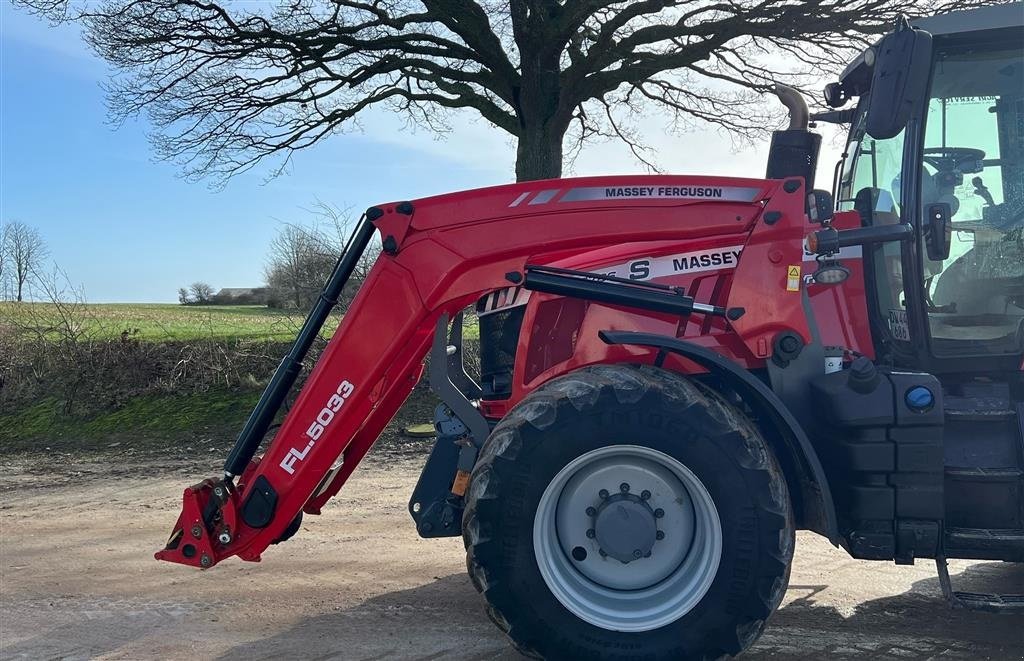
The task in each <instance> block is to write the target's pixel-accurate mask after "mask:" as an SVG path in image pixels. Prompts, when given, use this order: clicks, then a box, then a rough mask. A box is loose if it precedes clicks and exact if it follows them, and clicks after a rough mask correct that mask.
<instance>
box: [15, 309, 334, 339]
mask: <svg viewBox="0 0 1024 661" xmlns="http://www.w3.org/2000/svg"><path fill="white" fill-rule="evenodd" d="M68 309H69V311H70V312H69V318H70V319H71V320H72V322H73V323H74V325H75V326H76V328H78V329H80V330H81V331H82V332H83V333H84V334H85V335H86V336H88V337H90V338H93V339H104V338H117V337H119V336H121V335H122V333H124V332H125V331H127V332H128V334H129V336H130V337H131V338H132V339H136V340H141V341H145V342H161V341H168V340H186V341H187V340H199V339H207V340H241V339H252V340H290V339H292V338H294V337H295V334H296V332H297V331H298V329H299V326H300V325H301V324H302V321H303V319H304V313H299V312H296V311H293V310H292V311H282V310H272V309H270V308H267V307H265V306H259V305H189V306H186V305H173V304H158V303H138V304H136V303H109V304H108V303H100V304H83V305H72V306H71V307H70V308H68ZM338 321H340V317H337V318H336V319H335V320H334V321H333V322H332V321H328V323H327V324H326V325H325V330H326V331H327V332H329V333H330V332H333V331H334V328H336V327H337V324H338ZM60 324H61V316H60V314H59V313H58V310H57V308H56V307H55V306H53V305H52V304H49V303H0V325H9V326H12V327H14V328H15V329H21V330H26V331H42V332H44V333H46V332H50V333H54V334H56V332H57V331H55V330H50V329H54V328H57V327H59V326H60Z"/></svg>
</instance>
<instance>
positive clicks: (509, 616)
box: [463, 365, 795, 660]
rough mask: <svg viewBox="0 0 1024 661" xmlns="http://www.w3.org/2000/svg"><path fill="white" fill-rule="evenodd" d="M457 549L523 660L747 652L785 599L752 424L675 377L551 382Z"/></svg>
mask: <svg viewBox="0 0 1024 661" xmlns="http://www.w3.org/2000/svg"><path fill="white" fill-rule="evenodd" d="M463 539H464V542H465V545H466V554H467V555H466V564H467V568H468V570H469V575H470V579H471V581H472V583H473V585H474V587H476V589H477V590H478V591H479V592H481V593H482V594H483V595H484V597H485V598H486V600H487V613H488V615H489V616H490V618H491V619H492V620H493V621H494V623H495V624H496V625H497V626H498V627H499V628H500V629H501V630H502V631H503V632H504V633H505V634H506V635H507V636H508V637H509V638H510V639H511V641H512V643H513V644H514V645H515V647H516V648H517V649H518V650H519V651H520V652H522V653H523V654H526V655H527V656H532V657H535V658H547V659H602V660H613V659H614V660H626V659H701V660H703V659H717V658H720V657H723V656H725V655H736V654H739V653H741V652H743V651H744V650H746V649H747V648H748V647H750V646H751V645H752V644H753V643H754V641H755V640H757V638H758V636H760V634H761V632H762V631H763V630H764V627H765V622H766V620H767V619H768V617H769V616H770V615H771V614H772V613H773V612H774V611H775V610H776V609H777V608H778V606H779V604H780V602H781V601H782V597H783V595H784V594H785V592H786V587H787V585H788V583H789V570H790V563H791V561H792V557H793V547H794V540H795V538H794V526H793V517H792V512H791V508H790V500H789V493H788V491H787V488H786V481H785V478H784V476H783V474H782V470H781V469H780V467H779V464H778V461H777V460H776V458H775V456H774V455H773V453H772V451H771V449H770V448H769V446H768V445H767V443H766V442H765V441H764V439H763V438H762V437H761V435H760V433H759V432H758V430H757V428H756V427H755V426H754V425H753V424H752V423H751V422H750V420H749V419H747V418H746V416H745V415H744V414H743V413H742V412H741V411H740V410H739V409H737V408H736V407H735V406H733V405H731V404H729V403H728V402H727V401H725V400H724V399H723V398H722V397H721V396H719V395H718V394H717V393H715V392H713V391H711V390H710V389H708V388H706V387H704V386H702V385H700V384H698V383H696V382H694V381H692V380H690V379H688V378H686V377H683V376H680V375H678V374H675V373H673V372H670V371H667V370H664V369H659V368H655V367H646V366H644V367H636V366H626V365H604V366H594V367H588V368H584V369H581V370H578V371H575V372H572V373H570V374H568V375H566V376H563V377H559V378H556V379H553V380H552V381H550V382H549V383H547V384H545V385H543V386H542V387H540V388H538V389H537V390H535V391H534V392H533V393H531V394H530V395H529V396H527V397H526V398H524V399H523V401H522V402H520V403H519V404H518V405H517V406H516V407H515V408H513V409H512V410H511V411H510V412H509V414H508V415H507V416H506V417H505V418H504V419H502V421H501V422H500V423H499V424H498V425H497V427H495V429H494V431H493V433H492V434H491V435H490V436H489V437H488V440H487V442H486V443H485V444H484V446H483V448H482V450H481V453H480V458H479V461H478V462H477V465H476V467H475V468H474V470H473V474H472V479H471V483H470V488H469V492H468V495H467V502H466V509H465V514H464V516H463ZM634 547H635V548H634Z"/></svg>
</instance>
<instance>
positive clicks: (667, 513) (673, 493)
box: [533, 445, 722, 631]
mask: <svg viewBox="0 0 1024 661" xmlns="http://www.w3.org/2000/svg"><path fill="white" fill-rule="evenodd" d="M533 548H534V554H535V556H536V559H537V566H538V568H539V569H540V573H541V576H543V578H544V582H545V583H546V584H547V586H548V588H549V589H550V590H551V593H552V594H554V596H555V598H556V599H558V601H559V602H560V603H561V604H562V605H563V606H565V607H566V608H567V609H568V610H569V611H570V612H572V613H573V614H574V615H576V616H577V617H579V618H580V619H582V620H584V621H586V622H589V623H590V624H593V625H595V626H598V627H601V628H602V629H608V630H611V631H650V630H652V629H657V628H659V627H663V626H665V625H667V624H669V623H671V622H674V621H676V620H678V619H679V618H680V617H682V616H684V615H686V613H688V612H689V611H690V610H691V609H692V608H693V607H694V606H696V605H697V604H698V603H699V602H700V600H701V599H702V598H703V597H704V595H705V594H706V593H707V591H708V588H710V587H711V583H712V581H714V578H715V574H716V573H717V572H718V564H719V561H720V560H721V556H722V526H721V522H720V521H719V518H718V510H717V509H716V508H715V503H714V500H713V499H712V498H711V494H710V493H708V490H707V488H705V486H704V485H703V484H702V483H701V481H700V480H699V479H698V478H697V476H696V475H694V474H693V472H692V471H691V470H690V469H689V468H687V467H686V466H684V465H683V464H682V463H680V462H679V461H677V460H676V459H674V458H672V457H670V456H669V455H667V454H665V453H663V452H658V451H657V450H653V449H651V448H647V447H643V446H639V445H612V446H607V447H603V448H598V449H596V450H592V451H590V452H587V453H586V454H583V455H580V456H579V457H577V458H576V459H574V460H573V461H571V462H569V464H568V465H566V466H565V467H564V468H563V469H562V470H561V471H559V472H558V474H557V475H555V477H554V479H552V480H551V482H550V483H549V484H548V486H547V488H546V489H545V490H544V493H543V495H542V496H541V499H540V503H539V504H538V506H537V512H536V515H535V517H534V523H533Z"/></svg>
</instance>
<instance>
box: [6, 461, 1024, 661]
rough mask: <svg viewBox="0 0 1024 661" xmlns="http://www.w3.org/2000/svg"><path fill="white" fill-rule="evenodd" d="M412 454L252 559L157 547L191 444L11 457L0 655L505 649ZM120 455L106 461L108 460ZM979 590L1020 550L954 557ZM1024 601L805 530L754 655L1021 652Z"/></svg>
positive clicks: (323, 655)
mask: <svg viewBox="0 0 1024 661" xmlns="http://www.w3.org/2000/svg"><path fill="white" fill-rule="evenodd" d="M419 461H420V460H413V459H409V458H401V457H399V458H395V457H390V458H389V459H388V461H384V458H382V457H380V456H377V457H371V458H370V459H369V460H368V461H367V462H366V463H365V464H364V466H363V467H361V468H360V470H359V471H357V473H356V476H355V477H354V478H353V480H352V482H350V484H349V485H348V486H347V487H346V488H345V490H344V491H343V492H342V494H341V497H340V498H338V499H337V500H336V501H335V502H334V503H333V504H332V505H331V506H329V507H328V509H327V510H326V512H325V513H324V515H323V516H321V517H308V518H307V519H306V523H305V524H304V526H303V530H302V531H301V533H300V534H299V535H297V536H296V537H295V538H294V539H293V540H291V541H289V542H288V543H286V544H283V545H281V546H279V547H272V549H271V550H270V551H268V552H267V553H266V554H265V559H264V561H263V562H262V563H259V564H248V563H242V562H238V561H229V562H225V563H224V564H222V565H219V566H218V567H216V568H214V569H213V570H211V571H208V572H198V571H195V570H191V569H186V568H184V567H177V566H172V565H166V564H161V563H158V562H156V561H154V560H153V559H152V554H153V551H154V550H155V549H156V548H157V547H158V546H159V545H160V544H161V543H162V542H163V540H164V538H165V537H166V535H167V533H168V532H169V527H170V525H171V524H172V523H173V520H174V518H175V516H176V515H177V512H178V504H179V500H178V496H179V494H180V493H181V489H182V488H183V487H184V486H185V485H187V484H190V483H192V482H195V481H198V479H199V478H201V477H207V476H209V475H214V474H215V470H214V466H213V464H212V463H211V464H210V465H209V466H208V467H207V466H196V464H195V462H190V463H187V464H186V463H183V462H176V463H175V462H170V463H169V462H168V461H162V462H161V463H160V464H157V463H153V461H152V460H150V461H149V462H144V461H143V462H139V461H134V462H129V463H128V464H127V465H120V464H121V460H98V461H97V460H89V461H84V460H70V461H68V462H65V463H64V464H63V465H61V466H60V467H59V469H57V471H58V472H57V474H56V475H53V474H44V473H43V472H42V470H41V467H40V464H38V463H37V462H32V461H25V460H7V461H5V462H4V465H3V466H2V468H3V471H4V476H5V477H4V481H3V484H2V489H3V493H2V494H0V503H2V504H0V593H2V604H0V657H2V658H3V659H22V658H24V659H44V658H90V657H98V658H105V659H148V658H161V659H163V658H166V659H181V658H219V659H272V658H301V659H317V660H319V661H326V660H328V659H345V660H347V659H353V660H355V659H361V660H369V659H392V658H395V659H421V660H426V659H518V658H520V657H519V656H518V655H516V654H515V653H514V652H512V651H511V650H510V648H509V647H508V646H507V644H506V642H505V640H504V638H503V637H502V636H501V634H500V633H499V632H498V631H497V629H495V628H494V627H493V626H492V625H491V624H490V622H489V621H488V620H487V618H486V616H485V615H484V613H483V608H482V602H481V600H480V599H479V598H478V596H477V594H476V593H475V592H474V590H473V588H472V587H471V586H470V584H469V581H468V580H467V578H466V576H465V573H464V567H465V566H464V560H463V552H462V542H461V540H459V539H446V540H434V541H426V540H421V539H419V538H418V537H417V536H416V533H415V531H414V530H413V527H412V525H411V523H410V521H409V519H408V515H407V514H406V512H405V502H406V500H407V498H408V495H409V493H410V491H411V489H412V485H413V483H414V482H415V479H416V476H417V474H418V469H419ZM111 466H117V468H111ZM951 569H952V572H953V573H954V580H955V581H957V582H959V583H960V584H961V586H963V587H965V588H972V589H975V590H981V589H985V588H986V587H987V588H989V589H992V587H993V586H1001V587H1002V589H1003V590H1004V591H1005V590H1006V589H1008V587H1009V586H1012V585H1014V584H1016V585H1021V586H1024V566H1022V565H1010V564H1005V563H969V562H954V563H953V565H952V568H951ZM1022 655H1024V618H1020V617H1016V616H1005V615H1003V616H999V615H989V614H981V613H970V612H961V611H952V610H950V609H948V608H947V607H946V605H945V603H944V602H943V601H942V599H941V597H940V595H939V588H938V583H937V581H936V579H935V577H934V567H933V565H931V564H930V563H929V562H927V561H923V562H919V563H918V565H917V566H915V567H894V566H892V565H890V564H884V563H866V562H857V561H854V560H851V559H849V558H848V557H847V556H845V555H844V554H843V553H842V552H840V551H837V550H835V549H833V548H831V547H830V546H829V545H828V544H827V543H825V542H823V541H822V540H820V539H819V538H817V537H815V536H813V535H809V534H801V535H800V538H799V540H798V551H797V558H796V564H795V568H794V570H793V579H792V582H791V585H790V588H789V593H788V595H787V596H786V602H785V604H784V605H783V607H782V609H781V610H780V611H779V613H778V614H777V615H776V616H775V618H774V619H773V621H772V624H771V626H770V628H769V630H768V632H767V633H766V634H765V636H764V637H762V638H761V640H760V642H759V643H758V644H757V646H756V648H755V649H754V650H753V652H752V653H751V654H750V655H748V657H745V658H749V659H768V658H785V659H792V658H804V659H821V658H825V657H828V658H831V659H843V658H857V659H867V658H870V659H878V658H893V659H933V658H941V659H1020V658H1024V656H1022Z"/></svg>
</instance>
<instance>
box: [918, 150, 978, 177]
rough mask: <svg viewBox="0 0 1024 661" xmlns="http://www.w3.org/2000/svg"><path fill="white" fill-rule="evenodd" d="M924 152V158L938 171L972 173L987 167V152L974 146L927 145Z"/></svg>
mask: <svg viewBox="0 0 1024 661" xmlns="http://www.w3.org/2000/svg"><path fill="white" fill-rule="evenodd" d="M923 154H924V156H923V158H922V160H923V161H924V162H925V163H927V164H928V165H930V166H932V167H933V168H935V170H936V171H937V172H953V171H958V172H960V173H961V174H971V173H974V172H981V171H982V170H983V169H984V167H985V165H984V164H983V163H982V161H983V160H984V159H985V152H984V151H982V150H980V149H974V148H972V147H926V148H925V150H924V152H923Z"/></svg>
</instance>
